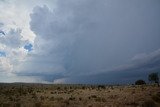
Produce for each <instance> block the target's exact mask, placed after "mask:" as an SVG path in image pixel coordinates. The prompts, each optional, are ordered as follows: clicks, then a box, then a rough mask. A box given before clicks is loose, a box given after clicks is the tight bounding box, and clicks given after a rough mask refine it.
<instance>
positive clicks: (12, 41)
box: [0, 0, 160, 84]
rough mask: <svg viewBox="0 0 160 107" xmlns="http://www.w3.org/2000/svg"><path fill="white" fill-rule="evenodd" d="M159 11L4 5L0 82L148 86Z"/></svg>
mask: <svg viewBox="0 0 160 107" xmlns="http://www.w3.org/2000/svg"><path fill="white" fill-rule="evenodd" d="M159 12H160V1H159V0H0V82H9V83H12V82H27V83H28V82H29V83H30V82H33V83H55V84H56V83H58V84H59V83H67V84H68V83H83V84H129V83H134V81H135V80H137V79H144V80H146V81H147V76H148V74H150V73H152V72H159V73H160V20H159V19H160V14H159Z"/></svg>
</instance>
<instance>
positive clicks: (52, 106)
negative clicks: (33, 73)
mask: <svg viewBox="0 0 160 107" xmlns="http://www.w3.org/2000/svg"><path fill="white" fill-rule="evenodd" d="M0 106H1V107H160V87H158V86H157V85H136V86H135V85H131V86H105V85H53V84H48V85H47V84H21V83H17V84H4V83H1V84H0Z"/></svg>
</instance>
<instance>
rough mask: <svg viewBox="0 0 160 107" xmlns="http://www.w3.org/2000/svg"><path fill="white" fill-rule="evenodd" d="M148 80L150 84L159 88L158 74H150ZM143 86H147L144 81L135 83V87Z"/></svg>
mask: <svg viewBox="0 0 160 107" xmlns="http://www.w3.org/2000/svg"><path fill="white" fill-rule="evenodd" d="M148 80H149V82H151V83H155V84H158V86H159V75H158V72H154V73H151V74H149V75H148ZM143 84H146V82H145V81H144V80H142V79H140V80H137V81H136V82H135V85H143Z"/></svg>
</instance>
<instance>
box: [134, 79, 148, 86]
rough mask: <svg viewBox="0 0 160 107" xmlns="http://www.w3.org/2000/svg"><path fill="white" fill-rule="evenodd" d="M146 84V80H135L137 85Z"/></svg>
mask: <svg viewBox="0 0 160 107" xmlns="http://www.w3.org/2000/svg"><path fill="white" fill-rule="evenodd" d="M144 84H146V82H145V81H144V80H137V81H136V82H135V85H144Z"/></svg>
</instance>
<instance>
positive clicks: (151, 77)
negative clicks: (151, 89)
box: [148, 73, 159, 85]
mask: <svg viewBox="0 0 160 107" xmlns="http://www.w3.org/2000/svg"><path fill="white" fill-rule="evenodd" d="M148 80H149V81H151V82H154V83H157V84H158V85H159V77H158V73H151V74H149V75H148Z"/></svg>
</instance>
